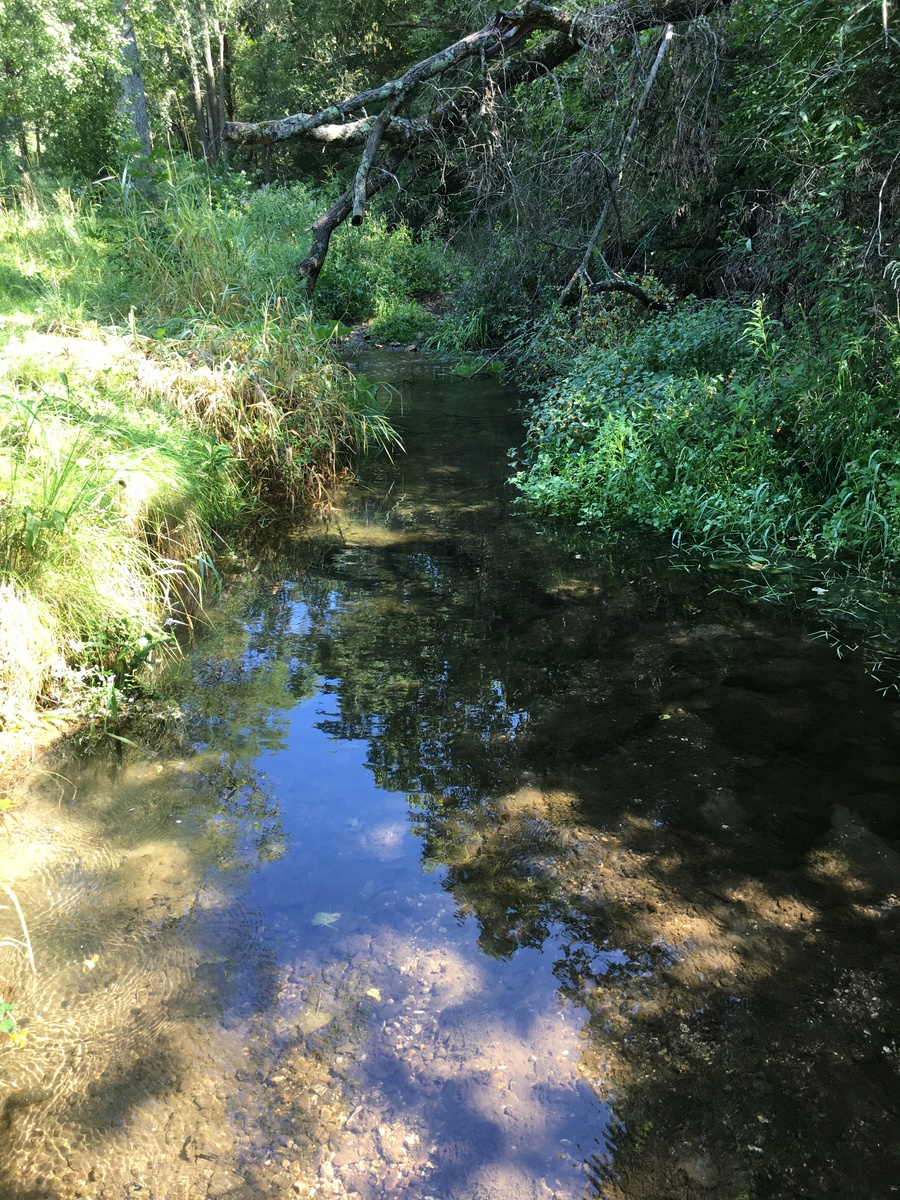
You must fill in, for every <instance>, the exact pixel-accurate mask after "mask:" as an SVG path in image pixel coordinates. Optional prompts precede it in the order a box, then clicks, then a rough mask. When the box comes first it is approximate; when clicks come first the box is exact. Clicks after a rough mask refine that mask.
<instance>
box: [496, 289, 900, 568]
mask: <svg viewBox="0 0 900 1200" xmlns="http://www.w3.org/2000/svg"><path fill="white" fill-rule="evenodd" d="M592 319H594V318H592ZM839 332H840V331H836V332H835V333H834V335H833V336H831V337H827V336H823V335H821V334H820V335H819V336H818V337H817V338H816V339H815V340H813V338H812V335H811V334H810V331H809V329H808V327H807V326H806V325H804V324H803V323H802V322H801V323H799V324H798V325H797V326H796V327H795V328H794V329H792V330H790V331H785V330H784V329H783V328H782V327H781V326H780V325H779V324H778V323H777V322H775V321H773V320H771V319H770V318H769V317H767V316H766V314H765V313H764V311H763V309H762V306H761V305H756V306H754V307H753V308H752V309H750V310H747V309H743V308H739V307H737V306H730V305H726V304H724V303H718V302H713V303H708V304H696V303H692V304H690V305H687V306H685V308H684V309H683V310H681V311H677V312H676V313H675V314H674V315H673V316H669V315H665V314H659V315H656V316H653V317H650V318H648V319H644V320H640V321H635V322H632V325H631V328H630V330H629V331H628V332H627V334H626V336H625V337H624V339H623V341H622V343H621V344H620V345H609V344H603V342H602V341H601V342H600V343H599V344H597V345H594V346H588V347H585V348H583V349H582V350H581V352H580V353H579V354H578V355H577V356H576V357H575V359H574V361H573V362H572V363H571V365H570V367H569V370H568V373H567V374H566V376H565V377H564V378H563V379H562V381H561V382H560V383H558V384H557V385H556V386H555V387H552V388H550V389H549V390H548V391H547V392H546V393H545V394H544V395H543V396H542V397H541V398H540V399H539V400H538V401H537V402H536V403H535V405H534V407H533V410H532V414H531V419H530V423H529V429H528V437H527V442H526V462H525V465H524V468H523V469H522V470H521V471H520V472H519V473H518V474H517V475H516V481H517V483H518V484H519V486H520V488H521V491H522V496H523V499H524V500H525V502H526V503H528V504H530V505H532V506H534V507H536V508H538V509H540V510H541V511H543V512H546V513H548V514H552V515H554V516H558V517H561V518H564V519H566V520H575V521H578V522H579V523H581V524H584V525H588V526H590V527H593V528H596V529H597V530H601V531H603V532H604V533H606V534H613V533H616V532H620V531H621V530H623V529H624V528H627V526H628V525H629V524H640V525H644V526H648V527H650V528H651V529H653V530H655V531H657V532H660V533H665V534H667V535H668V536H670V537H672V538H673V539H674V540H675V541H676V542H679V543H680V542H681V541H682V540H683V541H685V542H690V543H692V544H694V545H702V546H707V547H713V546H715V545H731V546H743V547H749V548H751V549H754V550H759V551H764V552H766V553H773V552H776V551H778V550H791V551H800V552H804V553H809V554H813V555H829V556H834V555H837V554H844V553H852V554H854V555H857V556H860V557H871V556H877V555H889V556H891V557H894V556H896V555H897V554H898V553H900V511H898V495H900V437H898V433H897V432H896V431H895V429H894V422H893V420H892V414H893V413H895V411H896V406H897V400H898V397H900V387H898V372H897V365H896V358H897V354H896V348H897V346H898V344H900V340H898V334H897V331H896V328H893V329H889V331H888V332H889V337H888V338H887V339H885V340H884V343H883V346H882V351H883V352H882V353H881V355H880V356H879V357H878V358H877V359H875V358H870V359H869V360H867V359H866V358H865V357H864V355H863V353H862V350H863V348H865V347H867V346H869V344H870V343H868V341H867V340H866V339H856V340H853V339H847V338H846V336H845V337H844V338H843V341H840V340H839V338H838V334H839ZM892 355H893V357H892Z"/></svg>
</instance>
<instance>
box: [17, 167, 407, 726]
mask: <svg viewBox="0 0 900 1200" xmlns="http://www.w3.org/2000/svg"><path fill="white" fill-rule="evenodd" d="M313 205H314V199H313V198H312V197H311V196H310V194H309V193H308V192H306V191H305V190H303V189H299V188H295V189H284V194H277V195H276V193H275V192H274V191H273V192H271V193H266V192H251V191H250V190H249V189H248V188H247V187H246V186H245V185H244V184H243V183H241V181H240V180H237V179H235V178H233V177H232V178H228V177H225V178H221V179H213V178H211V177H210V176H208V175H206V174H205V173H203V172H202V171H198V170H196V169H195V168H193V167H190V166H187V167H185V166H183V165H182V166H178V167H173V168H172V170H171V172H170V174H169V176H168V177H162V178H160V179H159V180H158V181H157V185H156V195H155V197H154V198H153V200H152V201H151V200H148V198H147V197H146V196H144V195H141V194H140V193H139V192H136V191H133V190H131V189H130V188H129V186H128V184H127V181H125V183H124V184H123V183H122V182H121V181H107V184H106V187H105V189H104V190H102V191H98V190H96V189H95V190H94V191H93V192H90V191H82V192H81V193H76V192H74V191H72V190H70V189H66V188H60V187H50V186H48V185H46V184H45V183H43V182H42V181H40V180H28V179H26V180H24V181H22V183H21V184H17V185H16V186H15V187H14V188H12V189H8V190H7V191H6V193H5V194H4V196H3V198H2V203H0V343H2V342H3V341H4V340H5V341H6V346H5V348H4V350H3V351H2V353H0V726H3V727H6V728H11V727H13V726H16V725H22V724H24V723H27V722H28V721H29V720H30V719H31V718H30V716H29V714H30V713H31V712H32V711H33V710H34V708H35V706H38V707H47V706H59V705H64V706H65V705H70V706H75V707H78V706H81V707H84V706H85V704H87V705H88V707H90V706H93V707H94V708H97V707H98V706H99V707H103V706H104V705H105V706H106V707H107V709H108V710H110V711H112V710H114V709H115V707H116V705H117V703H118V698H119V694H120V692H121V690H122V689H127V688H128V687H130V686H132V684H133V683H134V682H135V681H136V680H137V679H138V678H139V676H140V675H141V673H142V671H143V668H144V667H145V665H146V663H147V662H148V661H149V660H150V659H151V658H152V657H153V656H154V655H156V654H158V653H159V652H160V649H161V648H162V647H165V646H167V645H171V644H173V641H174V637H173V631H174V629H175V628H177V626H178V625H179V624H181V625H184V624H190V622H191V621H192V620H193V619H194V618H195V616H196V615H197V613H198V612H199V611H200V610H201V609H202V607H203V605H204V602H205V601H206V600H207V599H208V597H209V594H210V592H211V590H212V589H213V588H214V585H215V582H216V579H217V576H216V572H215V566H214V554H213V550H214V546H215V538H216V537H217V536H219V535H221V534H222V533H224V532H225V531H226V530H227V529H228V528H229V527H230V526H233V525H234V524H235V523H236V522H239V521H240V520H241V519H243V518H244V517H246V516H247V515H249V514H250V513H259V511H260V507H261V506H267V507H270V508H271V507H273V506H278V507H284V506H288V507H289V508H300V509H309V508H311V507H315V506H327V504H328V502H329V495H330V489H331V487H332V484H333V483H334V480H335V479H336V477H337V476H338V475H339V474H340V473H341V472H342V471H343V470H345V469H346V468H347V466H348V464H349V463H350V462H351V461H352V457H353V455H355V454H357V453H359V452H360V451H363V450H366V449H371V448H374V447H381V448H383V449H387V450H388V451H390V450H392V449H393V448H394V447H396V446H397V445H398V442H397V438H396V435H395V434H394V432H393V430H392V428H391V426H390V423H389V421H388V419H387V417H386V415H385V412H384V411H383V409H382V407H381V405H380V403H379V399H378V397H377V396H376V395H375V392H374V390H373V389H372V388H371V386H369V385H368V384H367V383H366V382H365V380H361V379H356V378H354V376H353V375H352V374H351V372H350V371H349V370H348V369H347V368H345V367H344V366H342V365H341V364H340V363H339V362H338V361H337V360H336V358H335V355H334V352H333V345H332V343H331V340H330V334H331V333H332V331H333V329H334V322H332V323H331V324H330V325H329V324H327V323H324V324H323V323H322V322H320V321H317V320H316V319H315V318H314V317H313V315H312V314H311V313H310V312H309V310H308V308H307V306H306V305H305V304H304V303H303V301H302V298H301V297H300V296H299V295H298V288H297V283H296V279H295V276H294V267H295V264H296V261H297V259H298V258H299V257H300V256H301V254H302V252H303V239H304V237H305V236H306V235H305V232H304V230H305V226H306V225H308V224H309V219H310V216H311V213H312V211H313Z"/></svg>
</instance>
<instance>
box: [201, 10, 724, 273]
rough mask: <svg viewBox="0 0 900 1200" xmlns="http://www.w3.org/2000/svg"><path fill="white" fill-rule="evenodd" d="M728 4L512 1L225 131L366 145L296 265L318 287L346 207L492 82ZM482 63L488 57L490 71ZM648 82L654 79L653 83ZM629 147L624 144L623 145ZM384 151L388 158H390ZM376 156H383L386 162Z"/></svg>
mask: <svg viewBox="0 0 900 1200" xmlns="http://www.w3.org/2000/svg"><path fill="white" fill-rule="evenodd" d="M728 3H729V0H657V2H654V0H632V2H629V0H613V2H612V3H608V4H605V5H601V6H598V7H591V8H582V7H580V6H574V5H567V4H566V5H553V4H548V3H544V0H522V2H521V3H520V4H519V5H518V6H517V7H516V8H512V9H506V10H500V11H498V12H497V13H496V14H495V15H494V16H493V17H492V18H491V19H490V20H489V21H488V22H487V24H486V25H484V27H483V28H482V29H480V30H478V31H477V32H475V33H471V34H468V35H467V36H466V37H463V38H460V39H459V40H458V41H456V42H454V43H453V44H452V45H450V46H447V47H446V48H445V49H443V50H441V51H439V52H438V53H437V54H433V55H431V56H430V57H429V58H426V59H423V60H422V61H421V62H418V63H416V64H414V65H413V66H412V67H410V68H409V70H408V71H406V72H405V73H404V74H403V75H401V76H399V77H398V78H397V79H392V80H389V81H388V82H386V83H383V84H381V85H379V86H378V87H373V88H369V89H367V90H366V91H363V92H359V93H358V94H357V95H355V96H351V97H350V98H349V99H347V100H340V101H337V102H335V103H333V104H329V105H327V106H326V107H325V108H321V109H319V111H318V112H315V113H295V114H294V115H292V116H288V117H283V118H280V119H278V120H272V121H261V122H257V123H254V124H248V123H241V122H229V123H227V124H226V125H225V127H224V129H223V132H222V136H223V139H224V140H225V141H226V142H228V143H230V144H231V145H234V146H241V145H264V146H271V145H273V144H275V143H277V142H281V141H285V140H287V139H291V138H304V139H308V140H312V141H317V142H320V143H324V144H326V145H343V146H362V155H361V159H360V162H359V165H358V168H357V171H356V175H355V180H354V184H353V186H352V188H351V189H350V190H349V191H348V192H346V193H344V195H342V196H341V197H340V198H339V199H338V200H337V201H336V202H335V203H334V204H333V205H332V206H331V208H329V210H328V211H327V212H326V213H323V214H322V216H321V217H319V218H318V220H317V221H316V222H315V223H314V224H313V225H312V226H311V231H312V234H313V241H312V245H311V247H310V251H309V254H308V255H307V256H306V258H305V259H304V260H303V262H302V263H301V264H300V265H299V267H298V271H299V273H300V275H301V276H302V277H304V278H305V279H306V282H307V287H308V289H309V290H310V291H312V289H313V287H314V286H315V281H316V279H317V278H318V275H319V272H320V271H321V269H322V265H323V264H324V261H325V255H326V254H327V252H328V245H329V242H330V239H331V235H332V233H333V232H334V230H335V229H336V228H337V227H338V226H339V225H340V224H342V223H343V222H344V221H346V220H347V218H348V217H350V216H352V217H353V222H354V224H359V223H360V222H361V221H362V219H363V215H364V212H365V207H366V204H367V202H368V200H369V199H370V198H371V196H372V195H373V194H374V193H375V192H376V191H378V190H380V188H382V187H383V186H384V184H385V182H387V180H388V179H390V178H391V177H393V176H394V175H395V174H396V169H397V167H398V166H399V164H400V163H401V162H402V161H403V160H404V159H405V158H408V157H410V156H412V155H414V154H416V153H417V152H418V151H419V150H421V149H422V148H423V147H425V146H428V145H433V144H434V143H435V142H436V141H439V140H441V139H443V138H446V136H447V134H448V133H451V132H454V131H459V130H461V129H464V127H465V126H466V125H467V124H468V123H469V122H470V121H472V120H473V119H475V118H476V117H477V115H478V112H479V110H480V108H481V105H482V98H483V96H484V94H485V89H486V88H490V90H491V92H492V93H493V94H494V95H497V94H503V93H509V92H511V91H514V90H515V89H516V88H519V87H522V86H525V85H527V84H528V83H530V82H532V81H533V80H535V79H538V78H540V77H541V76H542V75H545V74H546V73H547V72H550V71H554V70H555V69H556V68H557V67H559V66H560V65H561V64H562V63H564V62H566V61H567V60H568V59H571V58H573V57H574V56H575V55H577V54H579V53H580V52H582V51H583V50H588V51H592V52H593V51H599V50H603V49H604V48H605V47H607V46H609V45H611V44H612V43H613V42H614V41H616V40H617V39H618V38H620V37H623V36H628V37H634V36H635V34H636V33H640V32H642V31H644V30H649V29H656V28H660V27H663V28H665V29H666V30H667V31H669V30H671V28H672V26H674V25H675V24H677V23H678V22H681V21H692V20H695V19H696V18H698V17H700V16H705V15H707V14H708V13H711V12H713V11H714V10H715V9H718V8H723V7H725V6H726V5H727V4H728ZM537 32H543V33H546V34H548V36H547V37H546V38H544V39H543V41H541V42H540V43H539V44H538V45H537V46H534V47H526V43H527V40H528V38H529V36H530V35H531V34H533V33H537ZM670 36H671V34H670V33H668V32H667V33H666V36H665V37H664V39H663V42H662V45H661V48H660V52H659V54H658V56H657V58H658V62H657V64H656V65H655V67H654V69H653V72H652V75H653V78H655V72H656V71H658V69H659V66H658V63H659V62H661V61H662V59H661V55H662V54H664V53H665V50H664V47H665V46H666V45H667V44H668V38H669V37H670ZM470 62H471V63H472V64H473V69H475V70H478V71H480V72H481V74H480V77H476V78H473V77H472V75H471V74H470V75H469V76H468V77H465V76H464V77H463V78H462V79H460V77H459V74H458V72H457V74H456V75H454V73H453V72H454V70H455V69H456V68H460V67H462V66H464V65H465V64H468V63H470ZM475 64H477V66H475ZM483 64H487V71H486V72H485V71H484V66H483ZM445 75H449V77H450V79H451V80H455V83H453V84H451V85H450V86H449V87H448V88H447V93H446V95H447V98H446V99H445V100H443V102H442V103H441V104H439V105H437V106H435V105H433V104H431V103H429V104H428V105H426V104H422V103H419V104H418V111H416V102H417V100H418V98H419V95H420V94H421V92H422V90H423V85H425V84H431V85H432V86H431V87H429V88H428V89H427V95H428V99H429V101H432V100H433V90H432V88H433V82H432V81H434V80H436V79H438V78H439V77H441V76H445ZM476 79H477V81H476ZM650 86H652V79H651V80H650V81H649V83H648V89H649V87H650ZM648 89H645V91H646V90H648ZM644 98H645V99H646V95H645V97H644ZM642 103H643V102H642ZM373 106H381V108H380V111H379V112H378V113H377V114H376V115H374V116H372V115H369V114H368V113H367V112H366V109H367V108H369V107H373ZM404 107H407V109H408V112H409V115H405V116H401V115H399V110H400V109H401V108H404ZM410 110H411V111H410ZM360 114H362V115H360ZM629 136H631V137H633V131H630V134H626V141H628V138H629ZM385 147H388V148H389V149H388V150H385ZM627 149H628V146H626V147H625V150H626V152H627ZM385 155H388V156H389V157H388V158H387V159H384V156H385ZM379 156H382V159H383V161H382V162H381V164H379V161H378V160H379ZM620 157H621V156H620ZM610 204H611V201H610ZM604 221H605V216H604ZM601 231H602V225H601V226H600V229H598V231H597V235H596V237H594V238H593V244H592V246H591V250H593V248H594V245H595V244H596V241H597V238H598V237H599V235H600V232H601ZM588 257H590V255H588ZM576 274H578V273H576ZM620 290H621V289H620Z"/></svg>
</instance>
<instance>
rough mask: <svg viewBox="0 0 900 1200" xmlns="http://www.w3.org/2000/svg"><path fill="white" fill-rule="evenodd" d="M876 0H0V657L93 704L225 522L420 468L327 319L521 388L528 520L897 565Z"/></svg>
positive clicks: (893, 82)
mask: <svg viewBox="0 0 900 1200" xmlns="http://www.w3.org/2000/svg"><path fill="white" fill-rule="evenodd" d="M894 17H895V14H894V11H893V8H892V6H891V5H890V4H889V3H888V0H883V2H878V3H875V2H873V3H869V4H864V5H858V6H857V5H851V4H846V3H841V2H839V0H791V2H789V3H778V4H776V3H773V2H772V0H742V2H739V3H735V4H727V3H723V2H722V0H662V2H660V3H648V2H646V0H640V2H636V3H625V2H622V3H612V4H608V5H605V6H594V7H583V6H568V5H565V4H562V5H551V4H547V3H543V2H541V0H523V2H522V3H520V4H519V5H517V6H516V7H514V8H510V9H506V10H500V11H497V10H495V9H494V8H493V7H492V6H489V5H484V4H478V3H473V2H466V0H454V2H452V3H449V4H448V3H443V4H438V3H436V0H424V2H423V0H420V2H419V3H417V4H415V5H414V4H412V3H411V2H409V0H345V2H344V3H342V4H341V5H329V4H325V3H322V0H304V3H302V4H301V3H298V2H297V0H270V2H268V3H265V4H246V3H242V2H241V0H188V3H186V4H181V5H175V4H173V3H172V2H171V0H117V2H116V3H112V0H103V2H102V3H99V4H96V3H86V2H85V0H0V64H2V66H0V226H2V234H3V236H2V241H0V471H2V477H3V479H2V487H3V492H4V494H3V501H2V505H0V680H2V691H3V697H4V699H3V710H2V713H0V721H2V723H3V725H4V727H5V728H12V729H15V728H18V727H23V728H24V727H26V726H27V725H28V724H29V722H31V721H33V720H34V714H35V711H36V710H40V711H43V712H45V713H46V712H52V711H89V712H93V713H95V714H97V713H99V714H101V715H102V719H103V720H104V721H105V720H108V719H111V718H113V717H114V716H115V714H116V712H117V710H118V706H119V705H120V704H121V703H123V702H124V701H125V699H126V697H127V695H128V694H129V692H130V691H131V690H132V689H133V688H134V686H135V684H136V681H137V680H138V679H139V677H140V675H141V672H142V671H143V670H144V668H145V666H146V664H147V663H148V661H150V660H152V659H153V658H154V657H157V656H158V655H159V654H162V653H165V651H166V648H167V647H173V646H174V645H175V644H176V643H177V641H178V638H179V637H180V636H182V631H183V630H184V629H186V628H187V629H189V628H190V626H191V624H192V623H193V622H194V621H196V620H197V619H199V618H200V616H201V614H202V612H203V609H204V605H205V602H206V599H207V597H208V596H209V595H211V594H212V593H214V592H215V590H216V588H217V586H218V581H219V577H220V571H221V568H222V564H223V562H226V561H227V559H228V556H229V554H231V553H233V550H234V545H235V543H236V540H237V539H238V538H239V534H240V531H241V530H246V529H247V528H248V527H255V525H256V524H258V523H260V522H265V521H266V520H271V519H274V518H275V517H276V516H277V515H282V516H283V515H284V514H285V513H292V512H298V513H308V512H310V511H313V510H316V509H319V510H322V509H325V508H327V506H328V504H329V495H330V489H331V488H332V486H333V484H334V481H335V480H336V479H337V478H339V477H340V476H341V474H342V472H345V471H346V470H348V469H349V468H350V466H351V465H352V462H353V459H354V456H355V455H357V454H359V453H360V452H361V451H365V450H368V449H372V450H376V451H378V452H382V453H388V454H394V453H402V447H401V446H400V445H399V441H398V438H397V435H396V433H395V432H394V430H393V428H392V426H391V423H390V414H389V412H388V411H386V409H385V407H384V405H383V403H382V400H383V397H382V396H381V395H380V394H379V392H378V390H377V389H375V388H373V387H372V386H371V385H370V384H369V383H368V382H367V381H366V379H365V378H364V377H359V376H354V375H352V374H351V373H350V372H349V371H348V370H347V368H346V367H345V366H343V365H342V362H341V353H340V339H341V338H342V337H343V336H344V335H346V334H349V333H350V331H351V329H357V330H363V331H364V333H365V336H367V337H369V338H371V339H373V341H375V342H378V343H400V344H403V345H408V344H413V345H415V346H416V347H425V348H427V349H428V350H429V351H431V352H432V353H435V354H438V355H442V356H445V357H446V358H448V360H449V361H452V362H453V363H454V364H455V369H456V370H457V371H458V372H461V373H469V374H473V375H476V374H480V373H485V372H505V373H506V375H507V377H509V378H511V379H513V380H514V381H515V382H516V383H517V384H518V385H519V387H520V388H521V392H522V396H523V403H524V405H525V422H526V437H525V439H524V441H523V443H522V445H521V446H519V447H518V448H516V450H515V454H514V458H513V461H512V463H511V466H510V475H511V478H512V480H513V482H514V484H515V487H516V489H517V494H518V498H519V503H520V504H521V505H522V506H523V507H524V508H525V509H526V510H527V511H529V512H531V513H532V514H534V515H535V518H536V519H539V520H542V521H547V522H550V523H555V524H557V525H559V526H561V527H566V526H570V527H580V528H582V529H585V530H587V531H588V532H589V533H590V535H591V536H592V537H595V538H596V539H597V540H598V541H600V542H603V543H617V542H621V543H624V544H626V545H627V544H628V543H629V542H631V541H633V540H636V539H638V538H639V537H645V536H650V537H656V538H658V539H659V540H660V543H661V544H663V545H666V546H669V547H670V548H672V549H674V550H675V551H678V552H680V553H682V554H689V555H694V556H699V557H702V558H706V559H713V560H721V559H723V558H728V557H729V556H730V557H731V558H732V559H735V558H736V559H737V560H742V561H744V562H749V565H750V566H751V567H753V568H754V569H756V570H764V569H766V568H768V567H772V568H773V569H777V564H778V563H780V562H787V563H792V562H797V561H800V562H815V563H817V564H820V565H821V564H825V565H826V566H827V569H828V570H833V571H834V572H835V573H836V574H839V575H842V576H846V577H851V576H852V577H854V578H859V579H866V580H872V579H877V580H879V584H878V591H879V595H881V596H884V595H892V592H891V583H890V580H891V574H892V567H893V563H894V561H895V559H896V558H897V554H898V550H900V431H898V427H897V418H898V399H900V319H898V293H900V248H898V241H897V238H898V225H900V220H898V218H900V151H898V150H897V149H896V147H897V146H898V145H900V103H898V99H900V97H898V87H900V85H898V82H897V81H898V79H900V69H898V68H900V32H898V30H897V29H895V20H894Z"/></svg>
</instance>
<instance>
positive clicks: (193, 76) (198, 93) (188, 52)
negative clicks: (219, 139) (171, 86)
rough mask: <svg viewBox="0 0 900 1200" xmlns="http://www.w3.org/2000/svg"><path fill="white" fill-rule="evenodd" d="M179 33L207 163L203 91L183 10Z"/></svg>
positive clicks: (188, 26)
mask: <svg viewBox="0 0 900 1200" xmlns="http://www.w3.org/2000/svg"><path fill="white" fill-rule="evenodd" d="M181 32H182V36H183V37H184V45H185V57H186V60H187V68H188V75H189V76H190V83H191V90H190V100H191V108H193V110H194V119H195V121H196V122H197V139H198V141H199V142H200V153H201V154H202V155H203V158H204V160H206V161H208V160H209V157H210V150H209V130H208V127H207V124H206V112H205V110H204V106H203V89H202V88H201V86H200V76H199V74H198V73H197V51H196V49H195V47H194V35H193V33H192V32H191V19H190V17H189V16H188V14H187V11H186V10H185V9H182V10H181Z"/></svg>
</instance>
